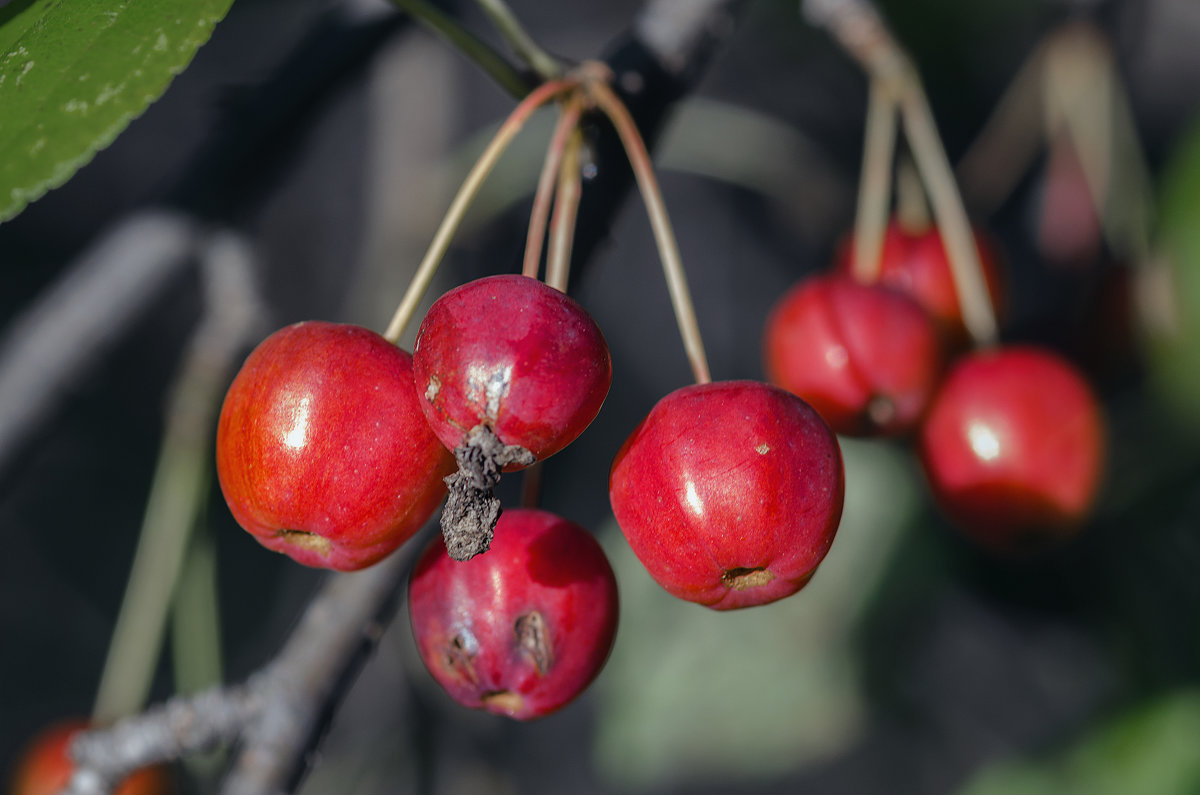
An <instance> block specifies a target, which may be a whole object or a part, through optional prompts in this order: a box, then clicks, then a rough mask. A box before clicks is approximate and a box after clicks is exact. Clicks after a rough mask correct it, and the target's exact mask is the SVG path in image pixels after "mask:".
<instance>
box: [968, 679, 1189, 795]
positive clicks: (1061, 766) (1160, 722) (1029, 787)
mask: <svg viewBox="0 0 1200 795" xmlns="http://www.w3.org/2000/svg"><path fill="white" fill-rule="evenodd" d="M1197 737H1200V693H1198V692H1196V691H1193V690H1187V691H1182V692H1180V693H1177V694H1175V695H1173V696H1170V697H1168V698H1164V699H1161V700H1159V701H1156V702H1153V703H1151V704H1148V705H1144V706H1142V707H1139V708H1137V709H1134V710H1131V711H1130V712H1129V713H1127V714H1124V715H1120V716H1118V717H1116V718H1114V719H1112V720H1111V721H1109V722H1108V723H1106V724H1104V725H1102V726H1100V727H1099V728H1098V729H1095V730H1094V731H1092V732H1090V733H1089V734H1087V735H1086V736H1084V737H1083V738H1082V739H1081V740H1080V741H1079V743H1078V745H1076V746H1074V747H1072V748H1069V749H1067V750H1066V751H1064V752H1062V753H1060V754H1058V755H1055V756H1053V757H1052V758H1049V759H1046V760H1044V761H1042V762H1029V763H1011V764H1004V765H999V766H997V767H994V768H992V769H990V770H988V771H986V772H984V773H983V774H982V775H981V776H980V777H979V778H977V779H976V780H975V781H973V782H972V783H971V784H970V785H968V786H967V787H966V788H965V789H964V790H963V791H962V792H960V795H1129V793H1137V795H1185V793H1194V792H1200V754H1197V753H1196V738H1197Z"/></svg>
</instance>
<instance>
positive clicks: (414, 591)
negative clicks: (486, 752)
mask: <svg viewBox="0 0 1200 795" xmlns="http://www.w3.org/2000/svg"><path fill="white" fill-rule="evenodd" d="M408 604H409V612H410V615H411V618H412V627H413V634H414V636H415V637H416V641H417V648H418V650H419V651H420V654H421V659H422V660H423V661H424V662H425V665H426V667H427V668H428V669H429V672H430V673H431V674H432V675H433V678H434V679H436V680H437V682H438V684H440V685H441V686H442V687H443V688H444V689H445V690H446V692H447V693H449V694H450V697H451V698H453V699H454V700H455V701H457V702H458V703H460V704H463V705H464V706H467V707H473V708H477V709H484V710H487V711H489V712H494V713H497V714H500V715H508V716H509V717H512V718H517V719H518V720H526V719H529V718H537V717H541V716H543V715H547V714H549V713H551V712H554V711H555V710H557V709H559V708H560V707H562V706H564V705H565V704H567V703H568V702H570V701H571V700H573V699H574V698H575V697H576V696H578V695H579V694H580V693H581V692H583V690H584V689H585V688H586V687H587V686H588V684H590V683H591V681H592V680H593V679H594V678H595V677H596V675H597V674H598V673H599V672H600V669H601V668H602V667H603V666H604V662H605V660H606V659H607V658H608V653H609V651H610V650H611V648H612V644H613V638H614V636H615V634H616V629H617V581H616V578H615V576H614V575H613V571H612V567H611V566H610V565H609V563H608V558H607V557H606V556H605V554H604V551H603V550H602V549H601V548H600V545H599V544H598V543H597V542H596V539H595V538H593V537H592V535H591V534H590V533H588V532H587V531H586V530H584V529H583V528H582V527H580V526H579V525H577V524H574V523H573V522H569V521H567V520H566V519H563V518H560V517H558V516H556V515H554V514H552V513H548V512H546V511H539V510H532V509H514V510H508V511H505V512H504V514H503V515H502V516H501V517H500V520H499V523H498V524H497V526H496V537H495V540H494V542H493V543H492V548H491V551H489V552H488V554H486V555H481V556H479V557H476V558H473V559H471V560H468V561H465V562H459V561H455V560H452V559H451V558H450V557H449V555H447V553H446V547H445V543H444V542H443V540H442V538H441V537H440V536H439V537H435V538H434V539H433V542H432V543H431V544H430V545H429V547H428V548H427V549H426V550H425V552H424V554H423V555H422V556H421V558H420V560H418V561H417V565H416V567H415V568H414V569H413V573H412V579H411V581H410V583H409V599H408Z"/></svg>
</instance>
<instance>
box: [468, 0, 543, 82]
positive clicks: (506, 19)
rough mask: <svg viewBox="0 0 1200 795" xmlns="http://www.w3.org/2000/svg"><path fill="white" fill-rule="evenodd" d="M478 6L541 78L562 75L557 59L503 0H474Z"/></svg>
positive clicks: (509, 44) (514, 50)
mask: <svg viewBox="0 0 1200 795" xmlns="http://www.w3.org/2000/svg"><path fill="white" fill-rule="evenodd" d="M476 2H477V3H479V7H480V8H482V9H483V11H484V13H485V14H487V15H488V17H489V18H490V19H491V20H492V24H493V25H495V26H496V29H497V30H499V31H500V35H501V36H503V37H504V40H505V41H507V42H508V46H510V47H512V48H513V52H515V53H516V54H517V55H518V56H520V57H521V59H522V60H524V61H525V63H527V64H529V66H530V68H532V69H533V71H534V72H536V73H537V74H538V76H539V77H541V78H542V79H543V80H555V79H557V78H559V77H562V73H563V68H562V64H561V63H559V62H558V59H557V58H555V57H554V56H552V55H550V54H549V53H548V52H546V51H545V50H543V49H542V48H541V47H540V46H539V45H538V43H537V42H536V41H534V40H533V37H532V36H530V35H529V34H528V33H527V32H526V31H525V28H524V27H522V25H521V22H520V20H518V19H517V16H516V14H514V13H513V12H512V9H511V8H509V7H508V4H507V3H505V2H504V0H476Z"/></svg>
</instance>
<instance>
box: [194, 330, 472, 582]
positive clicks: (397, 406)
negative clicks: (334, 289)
mask: <svg viewBox="0 0 1200 795" xmlns="http://www.w3.org/2000/svg"><path fill="white" fill-rule="evenodd" d="M216 454H217V475H218V478H219V480H220V483H221V490H222V492H223V493H224V494H225V500H226V502H228V504H229V509H230V510H231V511H232V512H233V516H234V518H235V519H237V521H238V524H240V525H241V526H242V527H244V528H245V529H246V530H247V531H249V532H250V534H251V535H253V536H254V537H255V538H256V539H257V540H258V542H259V543H261V544H262V545H263V546H265V547H267V548H268V549H273V550H275V551H276V552H282V553H284V554H286V555H289V556H291V557H292V558H293V559H295V560H296V561H297V562H299V563H302V564H304V565H306V566H316V567H321V568H329V569H337V570H342V571H352V570H355V569H361V568H364V567H366V566H369V565H371V564H372V563H375V562H377V561H379V560H381V559H382V558H384V557H386V556H387V555H388V554H389V553H391V552H392V551H394V550H395V549H396V548H397V547H399V546H400V545H401V544H402V543H404V542H405V541H406V540H408V539H409V538H410V537H411V536H412V535H413V534H414V533H415V532H416V531H417V530H418V529H420V527H421V526H422V525H423V524H424V523H425V521H426V520H427V519H428V518H429V517H430V515H431V514H432V513H433V511H434V510H435V509H436V508H437V506H438V503H439V502H440V501H441V500H442V498H443V497H444V496H445V494H446V485H445V483H443V481H442V478H443V477H445V476H446V475H447V474H449V473H450V472H452V471H454V459H453V457H452V456H451V455H450V454H449V453H447V452H446V450H445V448H444V447H442V445H441V443H440V442H439V441H438V440H437V437H435V436H434V435H433V432H432V431H431V430H430V429H429V426H428V424H427V423H426V422H425V416H424V414H422V413H421V409H420V406H419V405H418V404H417V396H416V391H415V389H414V387H413V380H412V363H411V357H410V356H409V355H408V354H407V353H405V352H404V351H402V350H401V349H400V348H397V347H396V346H395V345H392V344H391V343H389V342H388V341H387V340H385V339H384V338H383V337H381V336H379V335H378V334H376V333H375V332H373V331H369V330H368V329H365V328H361V327H359V326H352V325H345V324H338V323H325V322H319V321H313V322H306V323H297V324H295V325H292V326H287V327H286V328H283V329H280V330H279V331H276V332H275V333H274V334H272V335H271V336H269V337H267V339H265V340H263V342H262V343H261V344H260V345H259V346H258V347H257V348H255V350H254V351H253V352H252V353H251V354H250V356H249V357H248V358H247V359H246V362H245V364H244V365H243V366H242V369H241V371H240V372H238V374H237V376H236V377H235V378H234V380H233V384H232V385H231V386H230V387H229V391H228V393H226V396H225V402H224V405H223V406H222V408H221V417H220V421H219V424H218V427H217V450H216Z"/></svg>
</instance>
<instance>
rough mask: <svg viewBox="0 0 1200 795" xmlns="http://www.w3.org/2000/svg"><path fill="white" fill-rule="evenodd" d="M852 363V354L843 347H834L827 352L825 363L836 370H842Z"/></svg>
mask: <svg viewBox="0 0 1200 795" xmlns="http://www.w3.org/2000/svg"><path fill="white" fill-rule="evenodd" d="M849 361H850V354H849V353H848V352H847V351H846V349H845V348H844V347H842V346H841V345H833V346H831V347H830V348H829V349H828V350H827V351H825V363H826V364H828V365H829V366H830V367H832V368H833V369H835V370H840V369H841V368H843V367H845V366H846V363H847V362H849Z"/></svg>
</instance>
